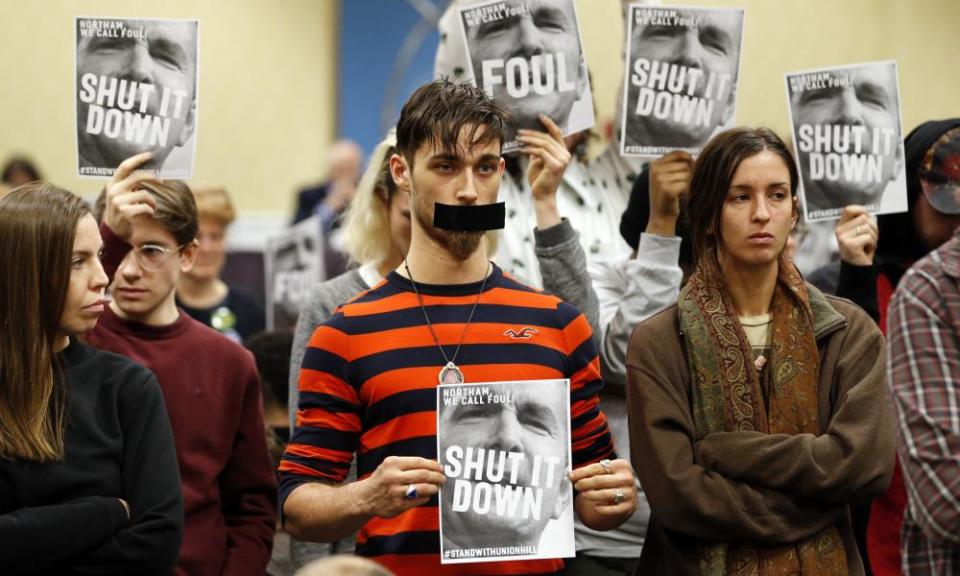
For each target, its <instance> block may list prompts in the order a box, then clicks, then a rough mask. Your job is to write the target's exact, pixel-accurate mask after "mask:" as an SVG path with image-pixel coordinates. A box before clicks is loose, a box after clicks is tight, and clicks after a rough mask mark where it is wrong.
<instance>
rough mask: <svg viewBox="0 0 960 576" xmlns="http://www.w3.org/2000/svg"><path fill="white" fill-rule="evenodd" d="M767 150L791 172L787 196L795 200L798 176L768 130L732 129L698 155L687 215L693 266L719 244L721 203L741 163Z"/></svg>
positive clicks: (787, 154) (789, 157) (784, 149)
mask: <svg viewBox="0 0 960 576" xmlns="http://www.w3.org/2000/svg"><path fill="white" fill-rule="evenodd" d="M764 150H769V151H771V152H773V153H774V154H776V155H777V156H779V157H780V158H781V159H782V160H783V163H784V164H786V166H787V170H788V171H789V172H790V195H791V196H792V199H793V201H794V202H796V201H797V200H796V198H797V185H798V183H799V181H800V174H799V172H798V171H797V164H796V162H794V160H793V156H792V155H791V154H790V150H789V149H788V148H787V145H786V144H785V143H784V141H783V140H781V139H780V137H779V136H777V134H776V133H775V132H774V131H773V130H770V129H769V128H743V127H741V128H732V129H730V130H725V131H724V132H721V133H719V134H717V135H716V136H714V137H713V138H712V139H711V140H710V141H709V142H708V143H707V145H706V147H704V149H703V151H702V152H700V156H699V157H698V158H697V162H696V164H694V167H693V176H692V177H691V179H690V196H689V198H688V199H687V204H686V214H687V218H688V222H689V223H690V231H691V233H692V235H693V253H694V256H693V257H694V264H696V263H697V262H698V261H699V260H700V258H701V257H703V256H704V255H705V254H706V253H707V252H708V251H709V250H710V249H711V248H714V247H716V246H717V244H718V236H719V233H720V217H721V215H722V214H723V203H724V201H725V200H726V198H727V192H728V191H729V190H730V183H731V182H733V175H734V174H735V173H736V171H737V168H739V167H740V163H741V162H743V161H744V160H746V159H747V158H750V157H752V156H755V155H757V154H759V153H760V152H763V151H764Z"/></svg>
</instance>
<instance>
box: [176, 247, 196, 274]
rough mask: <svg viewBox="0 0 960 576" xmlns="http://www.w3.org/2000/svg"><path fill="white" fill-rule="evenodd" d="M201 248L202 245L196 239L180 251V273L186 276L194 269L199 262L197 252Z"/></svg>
mask: <svg viewBox="0 0 960 576" xmlns="http://www.w3.org/2000/svg"><path fill="white" fill-rule="evenodd" d="M199 248H200V243H199V242H197V239H196V238H194V239H193V241H191V242H190V243H188V244H187V245H186V246H184V247H183V248H182V249H181V250H180V272H182V273H184V274H185V273H187V272H189V271H190V270H192V269H193V265H194V264H196V262H197V250H199Z"/></svg>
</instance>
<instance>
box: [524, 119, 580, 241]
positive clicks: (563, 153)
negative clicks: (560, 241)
mask: <svg viewBox="0 0 960 576" xmlns="http://www.w3.org/2000/svg"><path fill="white" fill-rule="evenodd" d="M540 122H541V123H542V124H543V125H544V127H545V128H546V129H547V132H538V131H536V130H523V129H521V130H519V131H518V132H517V140H518V141H519V142H520V143H521V144H522V145H523V148H521V149H520V152H521V153H523V154H526V155H527V156H529V158H530V165H529V167H528V168H527V180H528V181H529V182H530V190H531V192H532V193H533V202H534V209H535V210H536V212H537V228H539V229H541V230H542V229H544V228H549V227H550V226H554V225H556V224H559V223H560V213H559V212H557V188H559V187H560V182H561V181H563V173H564V172H565V171H566V169H567V166H568V165H569V164H570V160H571V159H572V157H571V155H570V151H569V150H567V147H566V145H565V144H564V142H563V134H562V133H561V131H560V128H559V127H558V126H557V125H556V123H554V122H553V120H551V119H550V118H548V117H547V116H545V115H543V114H541V115H540Z"/></svg>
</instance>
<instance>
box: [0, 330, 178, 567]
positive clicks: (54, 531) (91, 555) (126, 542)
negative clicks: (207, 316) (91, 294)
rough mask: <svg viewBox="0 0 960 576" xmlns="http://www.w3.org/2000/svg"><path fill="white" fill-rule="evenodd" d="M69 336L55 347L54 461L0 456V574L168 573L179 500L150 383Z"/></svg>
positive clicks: (133, 367) (158, 401)
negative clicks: (57, 416)
mask: <svg viewBox="0 0 960 576" xmlns="http://www.w3.org/2000/svg"><path fill="white" fill-rule="evenodd" d="M71 340H72V341H71V344H70V345H69V346H68V347H67V348H66V349H65V350H64V351H63V352H62V353H60V354H58V355H57V356H58V359H59V360H61V361H62V362H63V365H64V375H65V379H63V378H58V380H57V384H56V385H58V386H63V385H66V386H67V387H68V398H69V415H70V416H69V421H68V425H67V430H66V435H65V457H64V459H63V460H61V461H57V462H49V463H37V462H29V461H24V460H5V459H0V572H2V573H4V574H32V573H39V574H47V573H56V574H171V573H172V572H173V567H174V564H175V563H176V560H177V554H178V553H179V550H180V541H181V538H182V534H183V502H182V498H181V493H180V474H179V472H178V469H177V459H176V452H175V450H174V444H173V435H172V434H171V432H170V422H169V419H168V418H167V411H166V408H165V407H164V403H163V396H162V394H161V392H160V387H159V386H158V384H157V381H156V378H155V377H154V376H153V373H152V372H150V371H148V370H147V369H146V368H143V367H142V366H140V365H138V364H135V363H134V362H132V361H130V360H128V359H126V358H124V357H122V356H118V355H116V354H111V353H109V352H103V351H101V350H97V349H95V348H91V347H89V346H85V345H83V344H81V343H79V342H76V341H73V339H71ZM64 380H65V381H64ZM119 498H123V499H124V500H126V501H127V503H128V504H129V506H130V518H131V519H130V520H129V521H128V520H127V514H126V512H125V511H124V508H123V505H122V504H121V503H120V501H119Z"/></svg>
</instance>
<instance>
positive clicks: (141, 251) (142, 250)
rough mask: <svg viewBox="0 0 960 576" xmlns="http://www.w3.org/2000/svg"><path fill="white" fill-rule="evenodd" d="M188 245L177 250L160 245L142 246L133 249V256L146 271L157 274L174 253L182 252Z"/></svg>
mask: <svg viewBox="0 0 960 576" xmlns="http://www.w3.org/2000/svg"><path fill="white" fill-rule="evenodd" d="M184 246H186V244H181V245H180V246H177V247H176V248H167V247H166V246H160V245H158V244H141V245H140V246H137V247H136V248H134V249H133V255H134V257H135V258H136V259H137V264H139V265H140V267H141V268H143V269H144V270H148V271H150V272H156V271H157V270H160V269H161V268H163V267H164V265H165V264H166V263H167V260H169V259H170V256H172V255H173V254H174V253H177V252H180V250H182V249H183V247H184Z"/></svg>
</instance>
